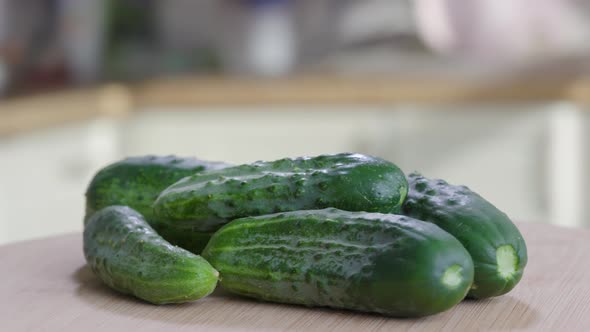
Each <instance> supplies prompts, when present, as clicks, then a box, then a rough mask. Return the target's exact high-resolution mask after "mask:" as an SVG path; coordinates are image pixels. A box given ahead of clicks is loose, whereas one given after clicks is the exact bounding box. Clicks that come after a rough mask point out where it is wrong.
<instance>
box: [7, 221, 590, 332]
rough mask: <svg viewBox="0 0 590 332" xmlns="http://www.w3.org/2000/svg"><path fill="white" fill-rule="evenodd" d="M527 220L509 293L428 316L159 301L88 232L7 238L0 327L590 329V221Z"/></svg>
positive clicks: (220, 296) (221, 295)
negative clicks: (101, 266)
mask: <svg viewBox="0 0 590 332" xmlns="http://www.w3.org/2000/svg"><path fill="white" fill-rule="evenodd" d="M519 227H520V229H521V231H522V232H523V235H524V237H525V239H526V241H527V244H528V248H529V265H528V266H527V268H526V270H525V275H524V278H523V280H522V281H521V283H520V284H519V285H518V286H517V287H516V288H515V289H514V290H513V291H512V292H511V293H509V294H508V295H505V296H502V297H499V298H495V299H491V300H482V301H463V302H462V303H460V304H459V305H457V306H456V307H454V308H452V309H451V310H449V311H447V312H444V313H442V314H439V315H435V316H430V317H426V318H421V319H395V318H388V317H383V316H378V315H369V314H359V313H355V312H351V311H340V310H331V309H318V308H305V307H299V306H292V305H281V304H274V303H263V302H257V301H253V300H248V299H244V298H240V297H235V296H232V295H230V294H227V293H225V292H223V291H222V290H221V289H219V288H218V290H217V291H216V292H215V293H214V294H213V295H211V296H209V297H207V298H204V299H202V300H200V301H197V302H193V303H190V304H183V305H166V306H155V305H150V304H147V303H144V302H141V301H139V300H136V299H134V298H132V297H128V296H123V295H119V294H117V293H115V292H113V291H111V290H110V289H108V288H106V287H105V286H103V285H102V284H101V283H100V281H99V280H98V279H97V278H95V277H94V275H93V274H92V272H91V271H90V270H89V269H88V268H87V267H86V266H85V262H84V257H83V255H82V237H81V234H70V235H63V236H57V237H52V238H47V239H41V240H34V241H27V242H21V243H16V244H11V245H6V246H2V247H0V271H1V274H0V294H1V295H2V300H1V301H0V324H1V325H0V330H2V331H85V332H87V331H95V330H96V331H98V330H100V331H109V330H110V331H134V330H141V331H152V330H168V331H179V330H187V331H189V330H190V331H234V330H243V331H264V330H298V331H329V330H334V331H362V332H366V331H372V330H395V331H407V330H411V331H440V330H448V331H475V330H530V331H558V330H559V331H568V332H569V331H590V230H580V229H564V228H559V227H555V226H548V225H540V224H524V223H521V224H519Z"/></svg>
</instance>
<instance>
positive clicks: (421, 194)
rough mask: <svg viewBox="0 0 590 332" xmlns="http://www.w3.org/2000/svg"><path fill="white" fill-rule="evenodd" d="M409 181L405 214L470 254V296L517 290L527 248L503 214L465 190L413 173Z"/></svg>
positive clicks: (516, 230)
mask: <svg viewBox="0 0 590 332" xmlns="http://www.w3.org/2000/svg"><path fill="white" fill-rule="evenodd" d="M408 182H409V184H410V191H409V193H408V198H407V199H406V201H405V203H404V207H403V211H404V214H406V215H408V216H411V217H414V218H417V219H420V220H425V221H429V222H432V223H435V224H436V225H438V226H439V227H441V228H442V229H444V230H445V231H447V232H448V233H450V234H452V235H453V236H455V237H456V238H457V239H458V240H459V241H461V243H462V244H463V245H464V246H465V248H466V249H467V251H469V253H470V254H471V257H472V258H473V263H474V266H475V277H474V283H473V286H472V288H471V290H470V291H469V294H468V296H469V297H472V298H488V297H493V296H499V295H502V294H506V293H508V292H509V291H510V290H511V289H513V288H514V287H515V286H516V284H517V283H518V282H519V281H520V279H521V278H522V274H523V272H524V268H525V266H526V264H527V248H526V243H525V241H524V238H523V237H522V234H521V233H520V232H519V230H518V228H517V227H516V226H515V225H514V223H512V221H511V220H510V219H509V218H508V216H507V215H506V214H505V213H503V212H502V211H500V210H499V209H498V208H496V207H495V206H494V205H492V204H491V203H490V202H488V201H487V200H485V199H484V198H483V197H481V196H480V195H478V194H477V193H475V192H473V191H471V190H470V189H469V188H467V187H465V186H454V185H450V184H448V183H447V182H446V181H443V180H436V179H428V178H425V177H424V176H422V175H420V174H417V173H413V174H410V175H409V176H408Z"/></svg>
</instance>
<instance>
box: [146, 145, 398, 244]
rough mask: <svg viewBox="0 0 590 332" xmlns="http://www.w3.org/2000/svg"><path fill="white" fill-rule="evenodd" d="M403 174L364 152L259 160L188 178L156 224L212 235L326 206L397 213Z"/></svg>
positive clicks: (165, 202)
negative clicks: (239, 223)
mask: <svg viewBox="0 0 590 332" xmlns="http://www.w3.org/2000/svg"><path fill="white" fill-rule="evenodd" d="M407 190H408V184H407V181H406V178H405V175H404V174H403V173H402V171H401V170H400V169H399V168H398V167H397V166H396V165H394V164H393V163H391V162H388V161H385V160H383V159H379V158H375V157H370V156H366V155H362V154H353V153H343V154H336V155H322V156H317V157H302V158H294V159H292V158H286V159H280V160H276V161H270V162H262V161H260V162H255V163H252V164H245V165H240V166H234V167H228V168H224V169H222V170H215V171H206V172H202V173H197V174H195V175H192V176H189V177H186V178H184V179H182V180H180V181H178V182H176V183H175V184H173V185H171V186H170V187H168V188H167V189H166V190H164V191H163V192H162V193H161V194H160V196H159V197H158V199H157V200H156V202H155V204H154V213H155V216H156V220H157V223H158V224H163V225H166V226H168V227H170V228H174V229H190V230H193V231H199V232H214V231H216V230H217V229H219V228H220V227H221V226H223V225H224V224H226V223H228V222H229V221H231V220H233V219H237V218H242V217H248V216H258V215H264V214H270V213H277V212H286V211H297V210H306V209H322V208H328V207H334V208H339V209H342V210H348V211H367V212H381V213H397V212H400V211H401V205H402V203H403V201H404V199H405V197H406V193H407Z"/></svg>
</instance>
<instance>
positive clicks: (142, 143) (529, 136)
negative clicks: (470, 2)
mask: <svg viewBox="0 0 590 332" xmlns="http://www.w3.org/2000/svg"><path fill="white" fill-rule="evenodd" d="M586 128H590V121H589V116H588V112H584V111H580V110H578V109H577V108H576V107H574V106H573V105H570V104H565V103H555V104H539V105H535V104H515V105H484V106H482V105H455V106H453V107H439V106H418V105H395V106H393V105H382V106H289V107H287V106H276V107H274V106H264V107H262V106H260V107H250V108H248V107H246V108H238V107H224V108H207V109H197V108H194V109H146V110H141V112H136V113H134V115H133V116H131V117H129V118H127V119H123V120H118V121H115V120H95V121H91V122H88V123H83V124H79V125H77V126H70V127H64V128H55V129H51V130H45V131H43V132H37V133H35V134H33V135H28V134H27V135H21V136H13V137H11V138H4V139H1V140H0V243H2V242H8V241H14V240H19V239H26V238H32V237H38V236H44V235H50V234H57V233H63V232H67V231H79V230H81V228H82V216H83V213H84V191H85V189H86V186H87V184H88V181H89V180H90V178H91V177H92V175H93V174H94V173H95V172H96V171H97V170H98V169H99V168H100V167H102V166H104V165H106V164H108V163H110V162H112V161H114V160H117V159H120V158H122V157H124V156H131V155H142V154H177V155H183V156H190V155H192V156H198V157H200V158H203V159H210V160H225V161H228V162H233V163H244V162H252V161H255V160H272V159H276V158H281V157H284V156H299V155H317V154H322V153H336V152H342V151H356V152H362V153H368V154H372V155H376V156H381V157H383V158H386V159H389V160H392V161H394V162H396V163H397V164H398V165H399V166H400V167H401V168H402V169H403V170H404V171H406V172H410V171H414V170H418V171H421V172H422V173H423V174H424V175H427V176H430V177H441V178H445V179H448V180H449V182H452V183H457V184H466V185H468V186H469V187H471V188H473V189H474V190H476V191H478V192H479V193H481V194H482V195H483V196H485V197H486V198H489V200H490V201H492V202H493V203H494V204H495V205H497V206H498V207H500V208H501V209H502V210H504V211H506V212H507V213H508V214H509V215H510V216H511V217H513V218H514V219H516V220H522V221H531V222H550V223H555V224H561V225H566V226H569V225H582V224H584V222H585V220H587V219H588V218H589V217H590V212H589V211H590V210H589V209H588V207H587V205H588V204H587V203H588V202H590V196H589V195H588V193H586V192H585V191H584V190H583V188H587V187H588V186H590V178H589V177H588V175H587V174H585V173H586V172H584V170H585V169H587V167H586V166H585V165H590V159H589V156H590V145H588V142H590V141H589V139H590V137H589V136H588V135H590V134H588V130H586ZM586 225H587V226H590V225H588V224H586Z"/></svg>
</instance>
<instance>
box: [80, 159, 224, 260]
mask: <svg viewBox="0 0 590 332" xmlns="http://www.w3.org/2000/svg"><path fill="white" fill-rule="evenodd" d="M228 166H229V165H228V164H225V163H221V162H209V161H203V160H199V159H196V158H182V157H175V156H142V157H131V158H127V159H124V160H121V161H118V162H116V163H113V164H111V165H108V166H107V167H105V168H103V169H101V170H100V171H99V172H98V173H97V174H96V175H95V176H94V178H93V179H92V181H91V182H90V184H89V186H88V189H87V190H86V216H85V218H84V223H85V224H86V223H87V221H88V219H89V218H90V217H91V216H92V215H93V214H94V212H96V211H98V210H100V209H102V208H104V207H107V206H111V205H125V206H129V207H131V208H133V209H135V210H136V211H138V212H139V213H140V214H142V215H143V216H144V218H145V219H146V220H147V221H148V222H149V223H150V224H151V226H152V227H155V228H156V229H157V231H158V233H159V234H160V235H161V236H162V237H164V238H165V239H166V240H167V241H170V242H171V243H173V244H175V245H178V246H180V247H182V248H185V249H187V250H189V251H191V252H193V253H196V254H198V253H200V252H201V250H202V249H203V248H204V247H205V245H206V244H207V241H208V239H209V237H210V234H209V233H200V232H196V231H195V232H193V231H190V230H189V231H188V232H187V230H185V229H183V230H179V229H176V228H170V227H167V226H166V225H165V224H157V225H156V224H155V223H154V220H155V218H154V216H153V212H152V211H153V209H152V204H153V203H154V201H155V200H156V198H157V197H158V195H159V194H160V192H162V190H164V189H166V188H167V187H168V186H169V185H171V184H173V183H175V182H176V181H178V180H180V179H182V178H184V177H186V176H189V175H192V174H195V173H197V172H202V171H205V170H216V169H222V168H224V167H228Z"/></svg>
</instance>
